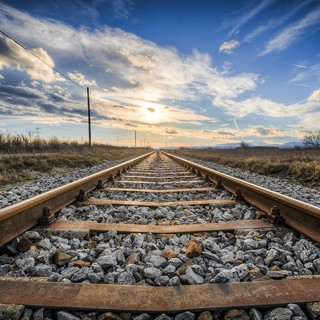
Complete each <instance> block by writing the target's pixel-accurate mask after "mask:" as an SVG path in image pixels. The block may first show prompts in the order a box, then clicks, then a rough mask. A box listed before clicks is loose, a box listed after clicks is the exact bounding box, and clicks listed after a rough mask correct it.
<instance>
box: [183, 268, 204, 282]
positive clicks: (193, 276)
mask: <svg viewBox="0 0 320 320" xmlns="http://www.w3.org/2000/svg"><path fill="white" fill-rule="evenodd" d="M186 276H187V278H188V282H189V283H190V284H202V283H204V279H203V277H201V276H200V275H198V274H196V273H195V272H194V271H193V269H192V268H191V267H189V268H187V271H186Z"/></svg>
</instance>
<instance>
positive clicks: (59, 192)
mask: <svg viewBox="0 0 320 320" xmlns="http://www.w3.org/2000/svg"><path fill="white" fill-rule="evenodd" d="M152 153H153V152H150V153H147V154H145V155H142V156H139V157H137V158H134V159H131V160H129V161H126V162H124V163H121V164H119V165H117V166H114V167H111V168H109V169H106V170H103V171H100V172H98V173H95V174H92V175H90V176H88V177H85V178H82V179H80V180H77V181H74V182H71V183H69V184H67V185H64V186H62V187H59V188H56V189H53V190H50V191H47V192H45V193H43V194H40V195H38V196H35V197H33V198H30V199H28V200H25V201H22V202H19V203H17V204H13V205H11V206H8V207H5V208H2V209H0V247H1V246H3V245H4V244H6V243H8V242H9V241H11V240H12V239H14V238H15V237H17V236H18V235H20V234H22V233H23V232H25V231H27V230H29V229H30V228H32V227H33V226H35V225H36V224H37V223H38V222H39V219H44V220H49V221H52V220H53V219H54V214H55V213H56V212H58V211H59V210H60V209H62V208H63V207H65V206H67V205H68V204H70V203H72V202H74V201H76V200H77V199H78V197H79V195H80V196H84V195H85V193H87V192H89V191H91V190H93V189H95V188H96V187H97V186H98V185H101V186H102V184H103V182H105V181H107V180H108V179H110V178H111V179H112V178H113V176H115V175H117V174H119V173H121V172H122V171H123V170H126V169H128V168H130V167H132V166H134V165H136V164H137V163H139V162H140V161H142V160H144V159H145V158H147V157H148V156H149V155H151V154H152Z"/></svg>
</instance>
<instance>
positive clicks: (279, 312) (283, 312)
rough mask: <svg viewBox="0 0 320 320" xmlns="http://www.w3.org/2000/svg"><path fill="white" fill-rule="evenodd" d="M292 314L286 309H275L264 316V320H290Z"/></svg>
mask: <svg viewBox="0 0 320 320" xmlns="http://www.w3.org/2000/svg"><path fill="white" fill-rule="evenodd" d="M292 315H293V312H292V311H291V310H289V309H287V308H276V309H273V310H271V311H269V312H267V313H266V314H265V315H264V318H263V319H264V320H290V319H291V317H292Z"/></svg>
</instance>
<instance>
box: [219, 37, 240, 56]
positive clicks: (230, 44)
mask: <svg viewBox="0 0 320 320" xmlns="http://www.w3.org/2000/svg"><path fill="white" fill-rule="evenodd" d="M239 45H240V42H239V41H237V40H231V41H226V42H224V43H223V44H222V45H221V46H220V47H219V52H224V53H227V54H231V53H232V52H233V50H234V49H235V48H236V47H238V46H239Z"/></svg>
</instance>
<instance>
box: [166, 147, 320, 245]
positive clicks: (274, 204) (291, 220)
mask: <svg viewBox="0 0 320 320" xmlns="http://www.w3.org/2000/svg"><path fill="white" fill-rule="evenodd" d="M162 153H163V154H165V155H166V156H168V157H169V158H171V159H173V160H175V161H177V162H178V163H180V164H182V165H184V166H185V167H188V168H191V169H193V170H195V171H197V173H198V174H201V175H203V176H206V177H207V178H208V179H210V180H211V181H213V182H215V183H217V184H218V185H219V186H222V187H223V188H224V189H226V190H228V191H230V192H232V193H234V194H236V195H237V196H238V197H239V198H242V199H243V200H245V201H246V202H248V203H250V204H252V205H254V206H255V207H257V208H259V209H261V210H262V211H264V212H266V213H267V214H269V215H270V216H271V215H273V216H274V217H278V216H279V215H280V216H281V218H283V219H284V221H285V223H286V224H287V225H289V226H290V227H292V228H294V229H295V230H297V231H299V232H301V233H303V234H305V235H307V236H308V237H310V238H311V239H313V240H315V241H317V242H320V232H319V230H320V208H319V207H316V206H313V205H310V204H308V203H305V202H302V201H300V200H296V199H293V198H290V197H288V196H285V195H282V194H280V193H278V192H275V191H271V190H268V189H266V188H263V187H260V186H257V185H254V184H252V183H249V182H246V181H244V180H241V179H238V178H234V177H231V176H229V175H227V174H224V173H221V172H218V171H216V170H213V169H209V168H206V167H204V166H202V165H200V164H197V163H195V162H192V161H189V160H186V159H183V158H181V157H177V156H175V155H172V154H170V153H167V152H163V151H162Z"/></svg>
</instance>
